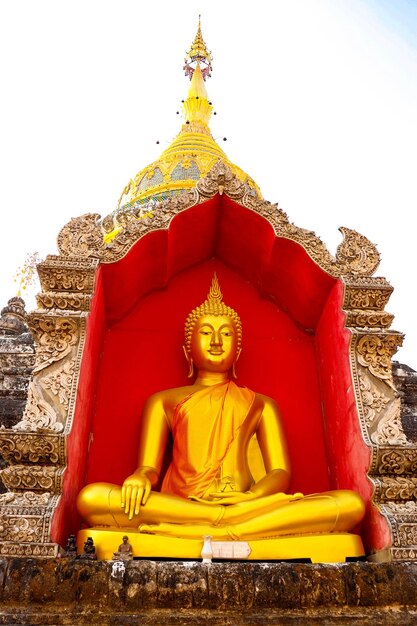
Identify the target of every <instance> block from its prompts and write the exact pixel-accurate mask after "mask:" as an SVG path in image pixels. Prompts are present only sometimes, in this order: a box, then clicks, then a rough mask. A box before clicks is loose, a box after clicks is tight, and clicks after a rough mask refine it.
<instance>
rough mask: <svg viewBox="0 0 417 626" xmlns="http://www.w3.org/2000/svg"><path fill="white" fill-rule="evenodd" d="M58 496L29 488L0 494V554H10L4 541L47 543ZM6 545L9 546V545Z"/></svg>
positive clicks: (13, 542)
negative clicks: (29, 489) (19, 491)
mask: <svg viewBox="0 0 417 626" xmlns="http://www.w3.org/2000/svg"><path fill="white" fill-rule="evenodd" d="M58 498H59V496H57V495H51V494H50V493H34V492H32V491H25V492H21V493H11V492H8V493H3V494H0V546H1V550H0V552H1V554H2V555H6V554H14V552H9V550H8V547H7V543H6V542H11V543H12V544H15V543H19V544H20V543H25V542H27V543H32V544H35V543H41V544H44V543H49V542H50V539H49V525H50V520H51V516H52V513H53V511H54V509H55V507H56V505H57V502H58ZM49 545H51V544H49ZM10 548H11V550H13V549H14V548H13V545H11V546H10Z"/></svg>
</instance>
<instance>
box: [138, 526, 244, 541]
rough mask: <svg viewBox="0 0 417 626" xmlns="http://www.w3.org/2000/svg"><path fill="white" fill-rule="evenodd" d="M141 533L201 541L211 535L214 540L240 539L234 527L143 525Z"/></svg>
mask: <svg viewBox="0 0 417 626" xmlns="http://www.w3.org/2000/svg"><path fill="white" fill-rule="evenodd" d="M139 532H140V533H145V534H150V535H165V536H168V537H177V538H182V539H201V538H202V537H203V535H211V536H212V537H213V539H223V540H230V539H238V536H237V534H236V533H235V532H234V530H233V527H232V526H227V527H226V526H210V525H209V524H195V525H194V524H170V523H169V522H161V523H160V524H141V525H140V526H139Z"/></svg>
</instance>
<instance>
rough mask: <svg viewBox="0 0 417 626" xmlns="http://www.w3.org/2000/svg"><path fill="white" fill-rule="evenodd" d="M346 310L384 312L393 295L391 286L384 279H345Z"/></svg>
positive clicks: (344, 305)
mask: <svg viewBox="0 0 417 626" xmlns="http://www.w3.org/2000/svg"><path fill="white" fill-rule="evenodd" d="M343 282H344V283H345V298H344V303H343V307H344V308H345V309H360V310H374V311H383V310H384V308H385V306H386V305H387V303H388V300H389V298H390V296H391V294H392V291H393V289H392V287H391V285H390V284H389V283H388V282H387V281H386V280H385V278H383V279H379V280H378V279H377V278H376V277H367V278H363V277H359V276H358V277H355V279H354V280H349V279H346V278H344V279H343Z"/></svg>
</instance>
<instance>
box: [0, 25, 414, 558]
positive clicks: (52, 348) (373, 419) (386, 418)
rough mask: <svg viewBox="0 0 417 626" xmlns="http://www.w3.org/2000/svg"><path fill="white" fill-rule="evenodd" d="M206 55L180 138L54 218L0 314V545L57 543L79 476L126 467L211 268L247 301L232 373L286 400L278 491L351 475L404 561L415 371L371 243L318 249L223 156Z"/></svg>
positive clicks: (377, 531)
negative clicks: (287, 467)
mask: <svg viewBox="0 0 417 626" xmlns="http://www.w3.org/2000/svg"><path fill="white" fill-rule="evenodd" d="M211 62H212V58H211V54H210V52H209V51H208V50H207V47H206V45H205V43H204V40H203V37H202V34H201V29H200V27H199V28H198V32H197V36H196V38H195V40H194V41H193V44H192V46H191V48H190V50H189V52H188V54H187V57H186V60H185V65H184V70H185V73H186V75H187V76H188V77H189V78H190V87H189V92H188V96H187V98H186V99H185V100H184V102H183V113H184V123H183V125H182V127H181V129H180V132H179V134H178V135H177V137H176V138H175V139H174V140H173V142H172V143H171V144H170V146H169V147H168V148H167V149H166V150H165V151H164V152H163V153H162V155H161V157H160V158H159V159H158V160H157V161H155V162H154V163H152V164H150V165H148V166H147V167H145V168H143V169H142V170H140V172H139V173H138V174H137V175H136V176H134V177H133V178H132V179H131V180H130V181H129V182H128V184H127V185H126V187H125V188H124V190H123V192H122V194H121V196H120V199H119V202H118V206H117V209H116V210H115V211H114V212H112V213H111V214H109V215H107V216H105V217H103V218H102V217H101V216H99V215H97V214H87V215H83V216H80V217H75V218H74V219H72V220H71V221H70V222H69V223H68V224H66V225H64V226H63V228H62V230H61V231H60V233H59V235H58V248H59V254H58V255H49V256H48V257H47V258H46V259H45V261H43V262H42V263H41V264H39V266H38V274H39V279H40V283H41V292H40V293H39V295H38V296H37V309H36V310H35V311H33V312H32V313H30V314H26V313H25V311H24V306H23V303H22V301H21V300H19V299H12V300H10V301H9V304H8V305H7V307H6V308H5V309H3V311H2V317H1V320H0V333H1V336H0V360H1V363H2V374H1V388H0V392H1V394H0V416H1V424H2V426H1V429H0V452H1V454H2V459H3V460H2V469H1V471H0V476H1V480H2V483H3V485H4V492H3V493H2V494H0V518H1V545H0V553H1V555H2V556H7V557H8V556H27V557H48V558H53V557H57V556H58V555H60V554H61V553H62V550H63V547H64V546H65V544H66V540H67V538H68V536H69V535H70V534H76V533H77V532H78V531H79V530H80V528H81V520H80V518H79V515H78V513H77V510H76V507H75V501H76V498H77V495H78V493H79V492H80V490H81V489H82V487H83V486H84V485H85V484H87V483H92V482H94V481H107V482H111V483H116V484H121V483H122V482H123V479H124V477H125V476H127V475H128V474H129V472H131V471H132V469H133V468H134V464H135V456H136V450H137V443H135V442H137V437H138V420H139V416H140V414H141V409H142V406H143V404H144V402H145V399H146V398H147V397H148V396H149V395H151V394H152V393H154V392H155V391H158V390H160V389H166V388H169V387H173V386H175V385H181V384H185V383H184V381H185V380H186V376H187V368H186V363H185V362H183V358H182V354H181V350H180V349H177V346H181V342H182V336H181V335H182V327H183V320H184V318H185V316H186V314H187V312H188V311H190V310H191V309H192V308H193V306H194V304H195V303H196V302H199V301H200V299H201V295H204V289H205V287H204V289H203V292H201V287H200V285H201V284H202V283H204V285H205V286H206V285H207V283H208V282H209V277H210V276H211V275H212V273H213V271H216V272H217V274H218V275H219V276H220V277H221V282H222V285H223V289H224V291H225V292H226V293H227V294H228V295H227V299H228V301H230V302H233V303H234V304H235V305H236V308H237V309H238V310H239V311H240V312H241V317H242V323H243V327H244V333H245V339H244V349H243V353H242V358H241V359H240V361H239V380H240V381H241V384H243V385H246V386H248V387H251V388H256V389H260V390H261V391H262V393H264V394H266V395H268V396H270V397H273V398H275V399H276V400H277V401H278V404H279V405H280V406H281V408H282V412H283V417H284V423H285V429H286V432H287V437H288V442H289V450H290V456H291V460H292V465H293V475H292V483H291V490H292V492H296V491H301V492H303V493H304V494H314V493H316V492H323V491H327V490H332V489H350V490H353V491H355V492H357V493H358V494H360V496H361V497H362V499H363V501H364V502H365V505H366V515H365V518H364V520H363V522H362V523H361V525H360V528H358V529H357V532H358V533H359V534H360V536H361V537H362V540H363V544H364V546H365V551H366V556H367V558H368V559H370V560H376V561H410V560H411V561H413V560H416V559H417V505H416V495H417V478H416V477H415V475H416V468H417V433H416V426H415V415H416V387H417V383H416V375H415V373H414V372H412V371H411V370H410V369H409V368H407V367H406V366H400V365H399V364H396V363H394V364H393V361H392V358H393V356H394V355H395V352H396V350H397V349H398V347H399V346H400V345H401V343H402V340H403V336H402V334H401V332H398V331H396V330H394V329H392V328H391V325H392V321H393V315H392V314H391V313H389V312H388V311H386V306H387V304H388V301H389V298H390V295H391V293H392V290H393V288H392V286H391V285H390V284H389V283H388V282H387V281H386V280H385V278H381V277H378V276H377V275H375V273H376V272H377V268H378V264H379V252H378V251H377V249H376V247H375V245H373V244H372V243H371V241H370V240H369V239H368V238H367V237H365V236H364V235H361V234H359V233H357V232H356V231H353V230H350V229H348V228H344V227H341V228H340V230H341V232H342V234H343V242H342V243H341V244H340V246H339V248H338V250H337V253H336V256H332V255H331V254H330V253H329V251H328V250H327V249H326V246H325V245H324V244H323V243H322V241H321V240H320V239H319V237H318V236H316V234H315V233H313V232H311V231H308V230H305V229H303V228H301V227H298V226H295V225H294V224H292V223H291V222H290V220H289V218H288V217H287V215H286V214H285V213H284V212H283V211H282V210H281V209H280V208H279V207H278V206H277V205H274V204H271V203H270V202H269V201H267V200H265V199H264V198H263V197H262V194H261V191H260V188H259V186H258V185H257V184H256V183H255V181H253V180H252V178H251V177H250V176H249V175H248V174H246V173H245V172H243V171H242V170H241V169H240V168H239V167H238V166H236V165H235V164H233V163H232V162H230V161H229V159H228V158H227V156H226V154H225V153H224V152H223V150H222V149H221V148H220V147H219V146H218V145H217V143H216V142H215V141H214V139H213V138H212V135H211V132H210V128H209V119H210V115H211V112H212V104H211V102H210V100H209V97H208V94H207V91H206V79H207V78H209V76H210V74H211V69H212V67H211ZM167 311H169V313H170V315H169V319H167V315H166V313H167ZM28 330H30V332H28ZM144 355H146V358H144ZM162 355H163V363H164V367H161V362H162ZM118 543H120V541H119V542H118ZM155 556H159V555H158V554H155ZM282 558H290V555H282ZM336 560H337V559H336Z"/></svg>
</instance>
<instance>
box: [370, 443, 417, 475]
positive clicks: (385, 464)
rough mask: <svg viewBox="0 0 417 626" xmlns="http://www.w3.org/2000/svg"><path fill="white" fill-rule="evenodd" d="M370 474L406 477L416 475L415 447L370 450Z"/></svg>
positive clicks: (416, 452)
mask: <svg viewBox="0 0 417 626" xmlns="http://www.w3.org/2000/svg"><path fill="white" fill-rule="evenodd" d="M371 452H372V463H371V473H372V474H379V475H389V474H390V475H394V476H407V475H416V474H417V447H416V446H413V447H411V446H410V447H407V448H405V447H404V448H400V447H398V446H396V447H394V446H393V447H375V448H373V449H372V450H371Z"/></svg>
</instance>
